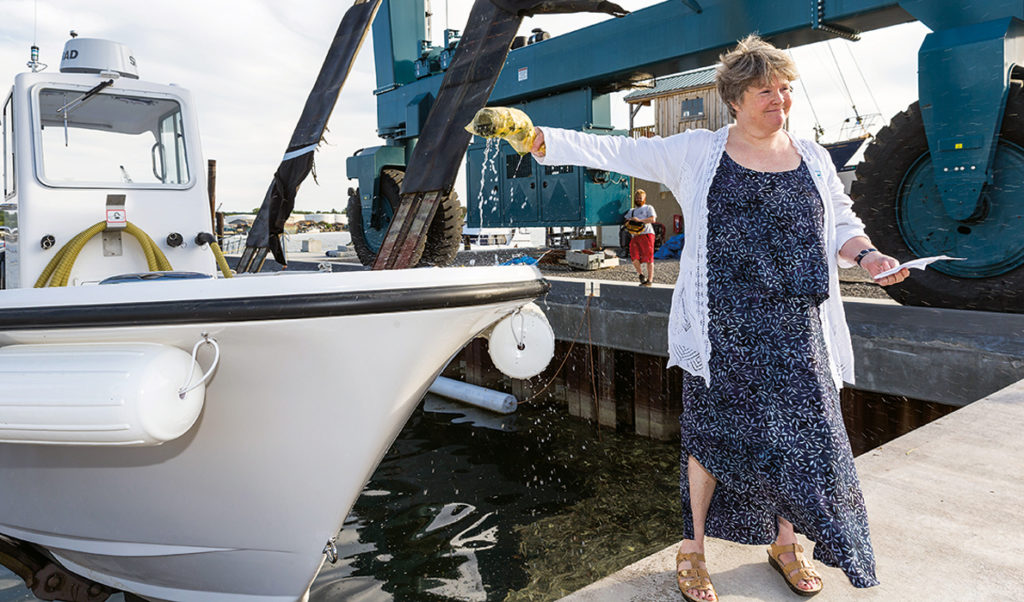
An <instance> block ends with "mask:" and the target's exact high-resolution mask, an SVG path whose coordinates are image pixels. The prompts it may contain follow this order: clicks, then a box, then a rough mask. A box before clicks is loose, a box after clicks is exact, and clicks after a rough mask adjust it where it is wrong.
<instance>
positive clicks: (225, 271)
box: [210, 242, 235, 278]
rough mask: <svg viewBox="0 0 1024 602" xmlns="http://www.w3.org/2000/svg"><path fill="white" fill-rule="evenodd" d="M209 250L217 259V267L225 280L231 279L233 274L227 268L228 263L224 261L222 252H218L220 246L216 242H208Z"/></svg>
mask: <svg viewBox="0 0 1024 602" xmlns="http://www.w3.org/2000/svg"><path fill="white" fill-rule="evenodd" d="M210 250H211V251H213V256H214V257H215V258H216V259H217V267H218V268H220V273H221V274H223V275H224V277H225V278H232V277H233V276H234V275H235V273H234V272H232V271H231V268H229V267H228V261H227V260H226V259H224V252H223V251H221V250H220V245H218V244H217V243H216V242H210Z"/></svg>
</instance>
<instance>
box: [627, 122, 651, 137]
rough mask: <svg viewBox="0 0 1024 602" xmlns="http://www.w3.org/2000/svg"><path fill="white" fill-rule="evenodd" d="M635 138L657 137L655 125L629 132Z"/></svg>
mask: <svg viewBox="0 0 1024 602" xmlns="http://www.w3.org/2000/svg"><path fill="white" fill-rule="evenodd" d="M629 135H630V136H632V137H633V138H653V137H654V136H655V133H654V126H653V125H642V126H640V127H635V128H633V129H631V130H629Z"/></svg>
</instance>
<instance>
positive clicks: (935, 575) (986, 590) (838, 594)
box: [562, 381, 1024, 602]
mask: <svg viewBox="0 0 1024 602" xmlns="http://www.w3.org/2000/svg"><path fill="white" fill-rule="evenodd" d="M1022 427H1024V381H1020V382H1018V383H1016V384H1013V385H1011V386H1009V387H1006V388H1005V389H1003V390H1001V391H998V392H996V393H994V394H992V395H989V396H988V397H986V398H984V399H982V400H980V401H977V402H975V403H972V404H970V405H969V406H967V407H964V408H961V409H959V410H957V411H955V412H953V413H952V414H949V415H948V416H945V417H943V418H940V419H938V420H936V421H934V422H932V423H930V424H928V425H925V426H923V427H921V428H919V429H917V430H915V431H913V432H911V433H908V434H906V435H904V436H902V437H899V438H897V439H894V440H892V441H890V442H889V443H886V444H885V445H882V446H881V447H878V448H876V449H874V450H872V451H871V452H869V453H867V454H864V455H862V456H860V457H859V458H857V460H856V463H857V470H858V472H859V474H860V479H861V485H862V487H863V490H864V498H865V501H866V502H867V509H868V518H869V521H870V524H871V539H872V542H873V544H874V549H875V555H876V557H877V565H878V578H879V580H880V581H881V582H882V584H881V585H880V586H878V587H874V588H869V589H856V588H854V587H853V586H851V585H850V584H849V581H847V579H846V577H845V575H843V573H842V572H841V571H840V570H838V569H831V568H828V567H824V566H822V565H821V564H820V563H815V564H816V565H817V567H818V570H819V572H821V574H822V577H823V580H824V582H825V588H824V590H823V591H822V593H821V594H819V595H818V596H816V597H815V598H814V599H815V600H816V601H820V602H840V601H842V602H845V601H850V602H854V601H856V602H869V601H872V600H886V601H894V600H900V601H903V600H907V601H917V600H921V601H924V600H1007V601H1009V600H1021V599H1024V520H1022V519H1021V500H1024V438H1022V437H1021V436H1020V432H1021V428H1022ZM802 543H803V544H804V547H805V549H807V550H809V549H810V548H809V544H808V542H807V541H806V540H804V541H802ZM675 550H676V546H675V545H673V546H670V547H668V548H666V549H664V550H662V551H661V552H659V553H657V554H655V555H653V556H650V557H648V558H645V559H643V560H641V561H639V562H637V563H635V564H632V565H630V566H628V567H626V568H624V569H622V570H620V571H619V572H617V573H615V574H613V575H611V576H609V577H607V578H605V579H602V580H601V581H598V582H597V583H594V584H592V585H590V586H588V587H586V588H584V589H582V590H580V591H578V592H576V593H574V594H572V595H570V596H567V597H565V598H562V602H641V601H642V602H661V601H665V602H678V600H680V599H681V597H680V595H679V591H678V590H677V589H676V585H675V567H674V566H673V562H674V560H675ZM706 553H707V554H706V555H707V558H708V570H709V571H710V573H711V578H712V580H713V581H714V583H715V587H716V589H717V590H718V595H719V599H720V600H722V601H723V602H739V601H745V600H751V601H754V600H758V601H760V600H795V599H797V597H796V596H794V595H793V594H792V593H791V592H790V591H789V590H788V589H787V588H786V586H785V584H784V583H783V581H782V578H781V577H780V576H779V575H778V573H776V572H775V571H774V570H773V569H772V568H771V567H770V566H769V565H768V562H767V561H766V558H767V555H766V552H765V547H764V546H744V545H740V544H734V543H731V542H726V541H722V540H717V539H708V540H707V541H706Z"/></svg>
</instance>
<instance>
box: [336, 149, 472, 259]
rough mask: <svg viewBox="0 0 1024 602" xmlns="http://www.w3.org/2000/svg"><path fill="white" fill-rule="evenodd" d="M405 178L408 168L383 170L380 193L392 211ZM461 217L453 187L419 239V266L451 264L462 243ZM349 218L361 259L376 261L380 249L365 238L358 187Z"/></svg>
mask: <svg viewBox="0 0 1024 602" xmlns="http://www.w3.org/2000/svg"><path fill="white" fill-rule="evenodd" d="M404 178H405V172H404V171H402V170H400V169H394V168H388V169H384V170H382V171H381V178H380V194H381V197H383V198H384V199H385V200H386V201H387V202H388V204H389V205H390V207H391V211H392V215H394V211H395V207H396V205H397V204H398V199H399V198H400V197H401V190H402V180H403V179H404ZM462 221H463V218H462V206H461V205H460V204H459V197H458V195H457V194H456V193H455V191H454V190H453V191H451V193H449V194H448V196H447V197H445V198H444V200H443V201H442V202H441V204H440V205H439V206H438V208H437V212H436V213H435V214H434V219H432V220H431V222H430V227H429V228H428V230H427V236H426V237H424V238H423V239H421V240H420V246H421V249H420V252H421V255H420V260H419V262H418V263H417V264H416V265H417V267H422V266H440V267H443V266H447V265H451V263H452V262H453V261H454V260H455V256H456V255H457V254H458V252H459V247H460V245H461V244H462ZM348 222H349V232H350V234H351V236H352V246H353V247H354V248H355V251H356V255H357V256H358V257H359V262H360V263H362V264H363V265H366V266H369V265H373V263H374V261H376V259H377V253H376V252H375V251H373V249H371V248H370V245H369V244H368V243H367V242H366V236H365V233H364V231H363V217H362V205H361V203H360V199H359V190H358V189H356V190H355V191H354V194H352V195H349V199H348Z"/></svg>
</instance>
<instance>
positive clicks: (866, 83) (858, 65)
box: [846, 44, 882, 115]
mask: <svg viewBox="0 0 1024 602" xmlns="http://www.w3.org/2000/svg"><path fill="white" fill-rule="evenodd" d="M846 50H847V52H849V53H850V58H851V59H852V60H853V66H854V67H856V68H857V74H858V75H860V81H862V82H864V87H865V88H867V90H868V96H870V97H871V102H873V103H874V105H875V111H877V112H878V114H879V115H881V114H882V108H881V107H880V106H878V101H877V100H875V93H874V92H872V91H871V86H869V85H868V80H867V78H865V77H864V72H863V71H861V70H860V63H858V62H857V57H856V56H854V54H853V48H851V47H850V45H849V44H847V45H846Z"/></svg>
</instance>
